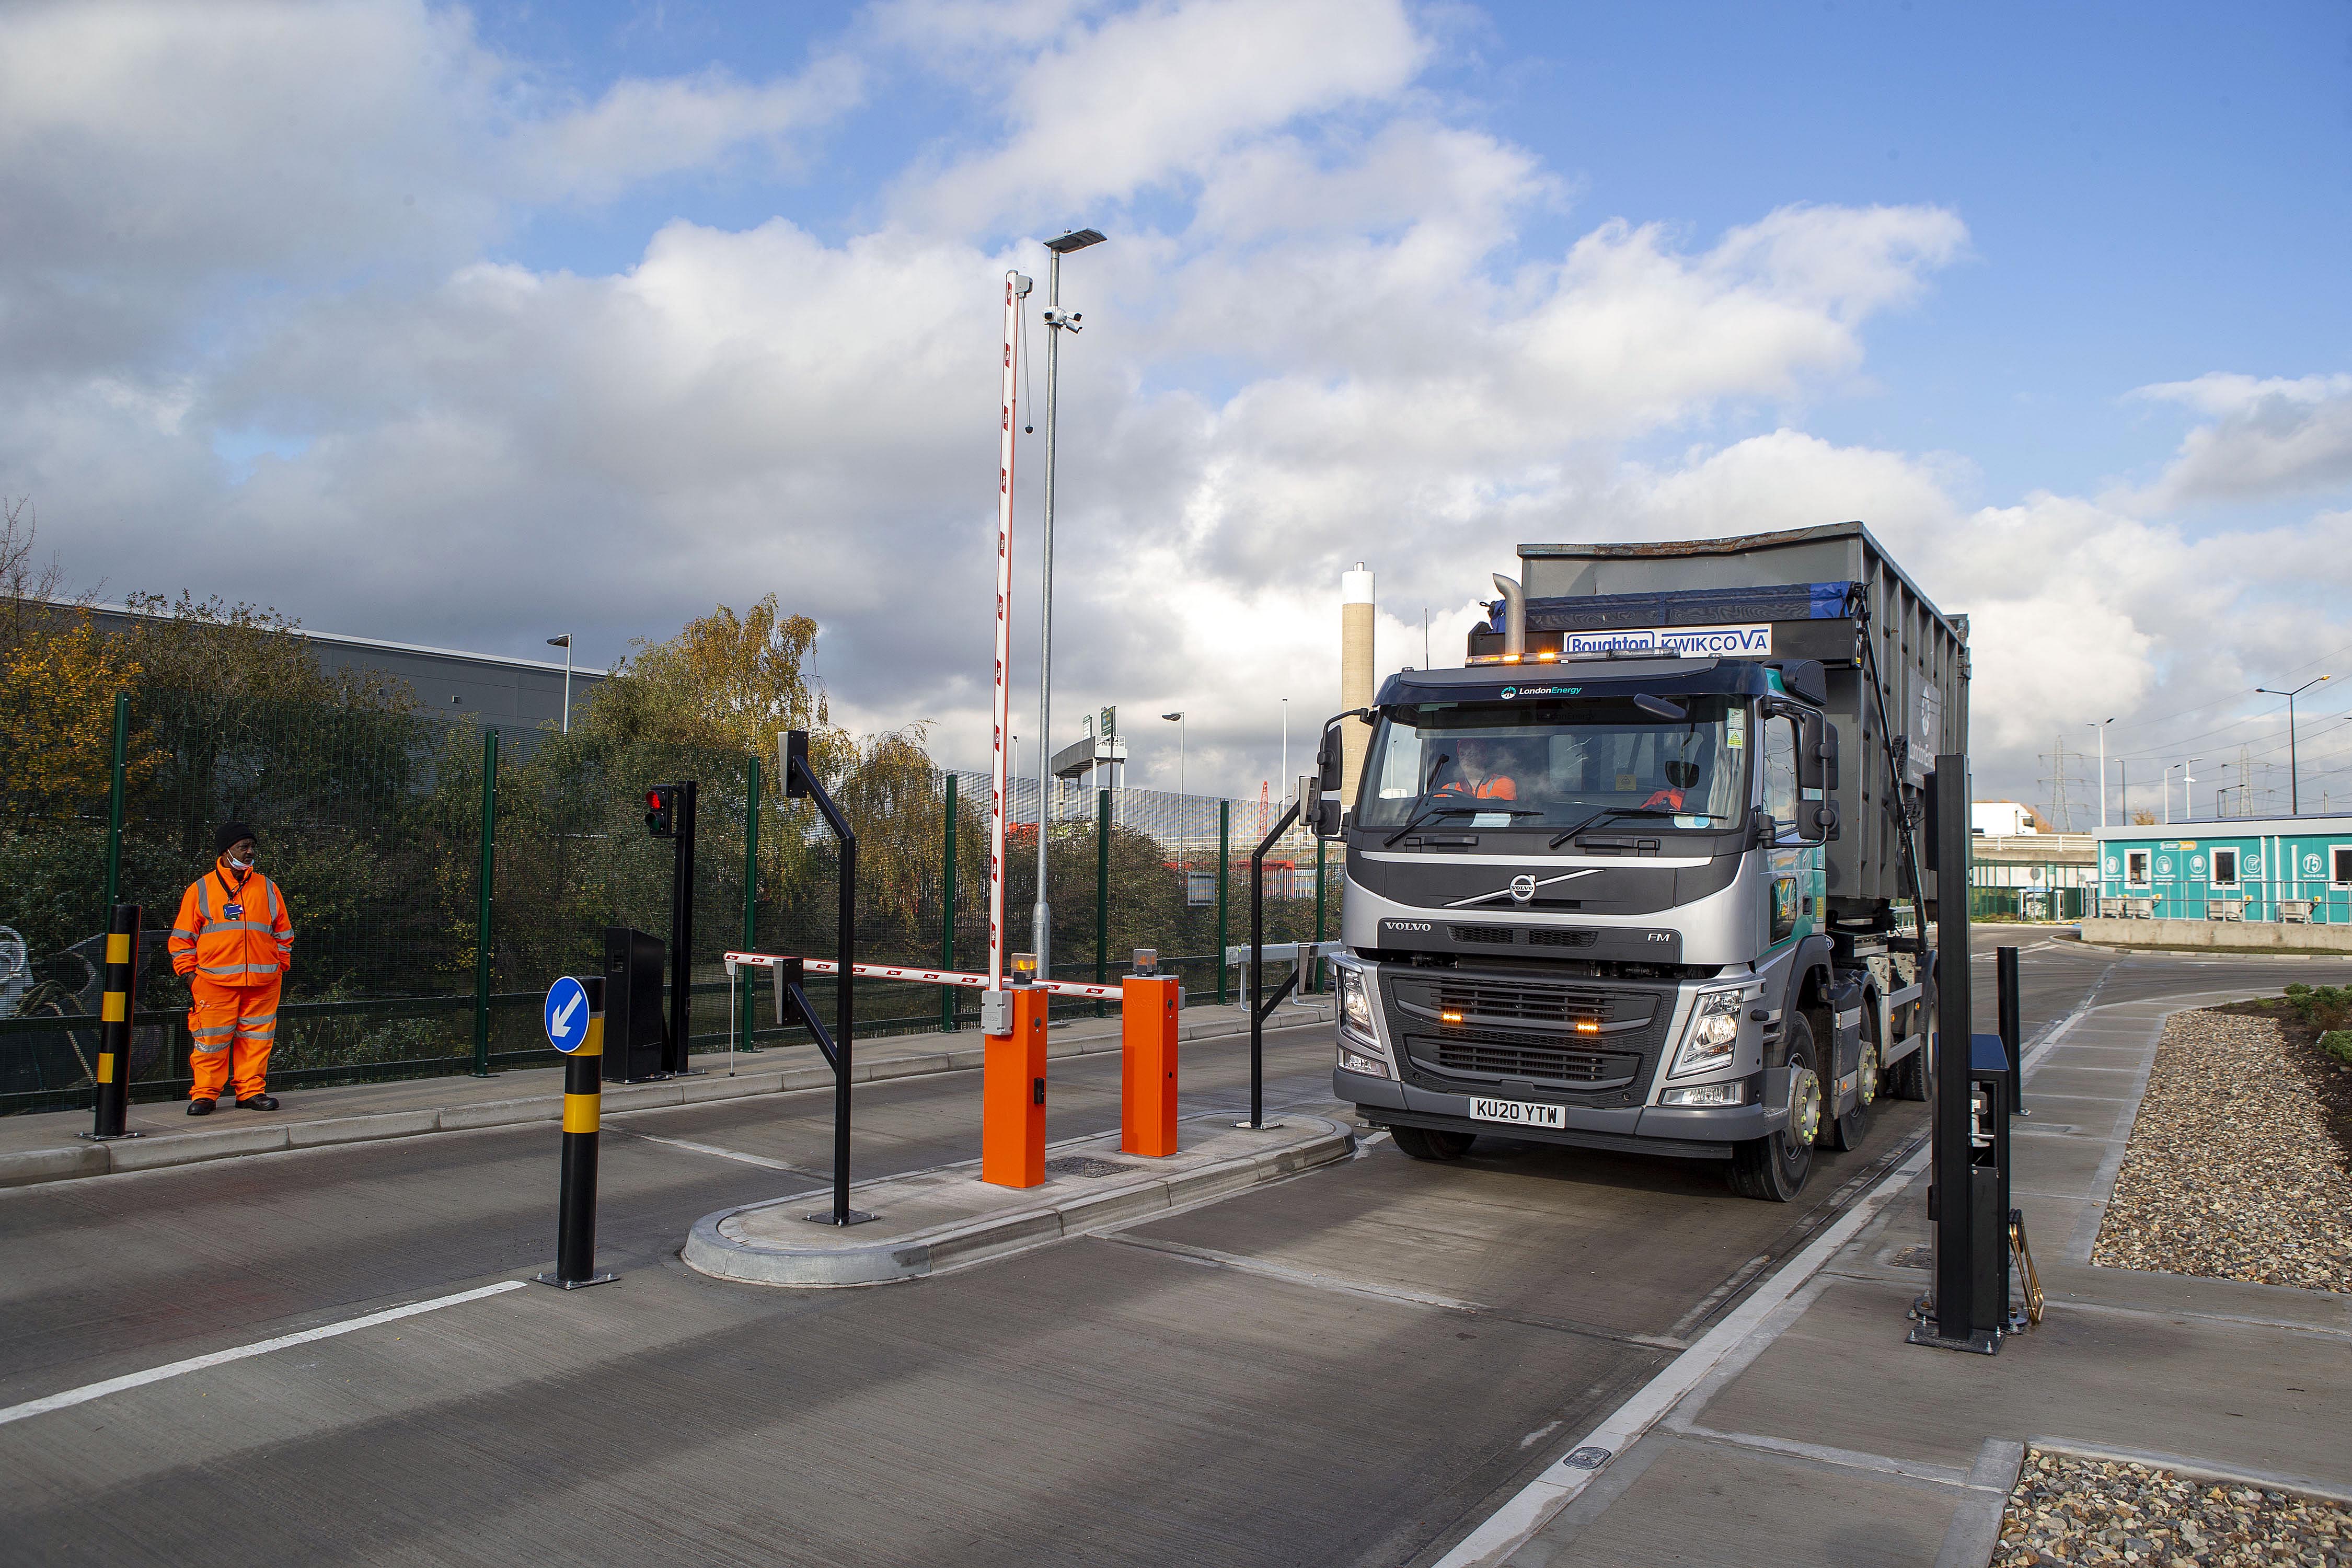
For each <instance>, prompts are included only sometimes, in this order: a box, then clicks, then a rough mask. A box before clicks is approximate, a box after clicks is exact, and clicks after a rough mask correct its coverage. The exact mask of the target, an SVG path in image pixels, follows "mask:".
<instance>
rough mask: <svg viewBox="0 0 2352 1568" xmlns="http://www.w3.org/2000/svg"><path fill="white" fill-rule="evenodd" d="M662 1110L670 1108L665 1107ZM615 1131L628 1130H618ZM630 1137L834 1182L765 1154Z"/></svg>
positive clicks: (632, 1134) (677, 1140) (644, 1134)
mask: <svg viewBox="0 0 2352 1568" xmlns="http://www.w3.org/2000/svg"><path fill="white" fill-rule="evenodd" d="M827 1092H828V1093H829V1092H831V1091H830V1090H828V1091H827ZM662 1109H664V1110H668V1109H670V1108H669V1107H667V1106H664V1107H663V1108H662ZM614 1131H627V1130H626V1129H624V1128H616V1129H614ZM629 1136H630V1137H632V1138H642V1139H644V1140H645V1141H646V1142H648V1143H667V1144H668V1145H669V1146H670V1147H671V1148H673V1149H684V1150H687V1151H688V1152H691V1153H696V1154H711V1155H716V1156H717V1157H718V1158H719V1159H721V1160H736V1161H740V1162H741V1163H743V1164H746V1165H758V1166H760V1167H761V1169H763V1170H769V1171H790V1172H791V1173H793V1175H795V1176H808V1177H812V1178H814V1179H815V1180H817V1181H820V1182H824V1181H830V1180H832V1177H831V1176H830V1175H829V1174H827V1173H825V1172H824V1171H812V1170H809V1169H807V1168H806V1167H804V1166H801V1165H793V1164H787V1163H785V1162H783V1161H782V1160H771V1159H769V1158H768V1157H767V1156H766V1155H765V1154H746V1153H744V1152H742V1151H741V1150H740V1149H721V1148H720V1147H719V1145H718V1144H716V1143H689V1142H687V1141H686V1140H685V1139H683V1138H656V1137H655V1136H654V1135H653V1134H652V1133H650V1132H630V1133H629Z"/></svg>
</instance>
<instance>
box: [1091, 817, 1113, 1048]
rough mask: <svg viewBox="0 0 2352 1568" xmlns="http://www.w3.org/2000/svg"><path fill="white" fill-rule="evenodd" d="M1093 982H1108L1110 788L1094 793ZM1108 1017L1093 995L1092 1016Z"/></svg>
mask: <svg viewBox="0 0 2352 1568" xmlns="http://www.w3.org/2000/svg"><path fill="white" fill-rule="evenodd" d="M1095 984H1097V985H1108V984H1110V791H1108V790H1107V789H1105V790H1097V791H1096V792H1095ZM1095 1016H1096V1017H1097V1018H1107V1017H1108V1016H1110V1005H1109V1004H1108V1003H1107V1002H1105V1001H1104V1000H1103V999H1102V998H1101V997H1099V996H1097V997H1096V998H1095Z"/></svg>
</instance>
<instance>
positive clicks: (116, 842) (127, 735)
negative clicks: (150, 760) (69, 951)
mask: <svg viewBox="0 0 2352 1568" xmlns="http://www.w3.org/2000/svg"><path fill="white" fill-rule="evenodd" d="M130 751H131V693H129V692H128V691H118V692H116V693H115V694H114V771H113V773H112V774H111V775H110V779H109V782H108V784H107V791H106V907H107V908H108V909H109V910H112V909H113V908H114V906H115V905H116V904H117V903H119V902H120V901H121V898H122V796H123V794H124V791H125V789H126V787H127V786H128V784H129V783H130V777H129V772H128V769H129V766H130ZM125 1059H126V1060H127V1059H128V1058H125Z"/></svg>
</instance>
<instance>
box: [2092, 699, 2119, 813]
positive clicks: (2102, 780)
mask: <svg viewBox="0 0 2352 1568" xmlns="http://www.w3.org/2000/svg"><path fill="white" fill-rule="evenodd" d="M2114 722H2115V721H2114V720H2113V719H2102V720H2100V721H2098V722H2097V723H2095V724H2093V725H2092V726H2091V728H2092V729H2094V730H2096V731H2098V732H2099V826H2100V827H2102V828H2105V826H2107V726H2108V725H2110V724H2112V723H2114Z"/></svg>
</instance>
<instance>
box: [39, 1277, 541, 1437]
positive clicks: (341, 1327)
mask: <svg viewBox="0 0 2352 1568" xmlns="http://www.w3.org/2000/svg"><path fill="white" fill-rule="evenodd" d="M528 1284H530V1281H529V1280H528V1279H501V1280H499V1282H498V1283H497V1284H495V1285H485V1286H483V1287H481V1288H480V1289H476V1290H460V1291H458V1292H457V1294H456V1295H454V1296H436V1297H435V1298H434V1299H433V1300H430V1301H411V1302H410V1303H409V1304H408V1305H407V1306H405V1307H391V1308H387V1309H386V1310H383V1311H381V1312H370V1313H369V1314H368V1315H367V1316H365V1317H363V1318H352V1319H348V1320H346V1321H343V1322H340V1323H328V1324H326V1325H324V1326H323V1327H320V1328H316V1329H304V1330H303V1331H301V1332H300V1333H299V1334H280V1335H278V1337H277V1338H276V1339H274V1340H262V1341H259V1342H256V1343H253V1344H249V1345H239V1346H237V1347H236V1349H235V1350H226V1351H215V1352H212V1353H211V1354H210V1355H200V1356H191V1357H189V1358H188V1359H187V1360H186V1361H175V1362H173V1363H170V1364H169V1365H167V1366H155V1367H149V1368H148V1369H147V1370H146V1371H145V1372H131V1373H123V1374H122V1375H121V1377H110V1378H108V1379H107V1380H106V1381H105V1382H103V1383H90V1384H83V1385H82V1386H81V1387H79V1388H68V1389H67V1390H66V1391H65V1392H64V1393H63V1394H50V1395H48V1396H47V1398H44V1399H28V1400H26V1402H25V1403H24V1404H22V1405H9V1406H8V1407H7V1408H6V1409H5V1410H0V1426H6V1425H8V1423H10V1422H12V1421H23V1420H25V1419H26V1418H27V1417H30V1416H34V1415H47V1414H48V1413H49V1412H50V1411H52V1410H64V1409H67V1408H69V1407H70V1406H72V1405H87V1404H89V1402H90V1401H91V1400H93V1399H103V1398H105V1397H106V1396H107V1395H108V1394H121V1393H122V1392H123V1391H124V1390H126V1389H131V1388H143V1387H145V1386H146V1385H147V1384H151V1383H162V1382H163V1380H164V1379H166V1378H173V1377H179V1376H182V1375H184V1374H185V1373H191V1372H203V1371H205V1369H206V1368H208V1367H215V1366H225V1365H226V1364H227V1363H230V1362H233V1361H243V1360H245V1359H246V1358H247V1357H248V1356H257V1355H268V1353H269V1352H271V1351H282V1350H284V1349H286V1348H287V1347H288V1346H289V1345H307V1344H310V1343H311V1342H313V1341H317V1340H331V1339H333V1338H335V1337H336V1336H337V1335H339V1334H348V1333H354V1332H356V1331H359V1330H361V1329H372V1328H373V1327H375V1326H376V1325H377V1324H378V1323H391V1322H397V1321H400V1320H401V1319H403V1318H414V1317H415V1316H416V1315H417V1314H418V1313H420V1312H432V1311H437V1310H440V1309H441V1308H443V1307H456V1306H460V1305H462V1304H464V1303H465V1302H467V1301H479V1300H482V1299H484V1298H485V1297H488V1296H502V1295H504V1294H506V1292H508V1291H509V1290H520V1289H523V1287H525V1286H526V1285H528Z"/></svg>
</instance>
